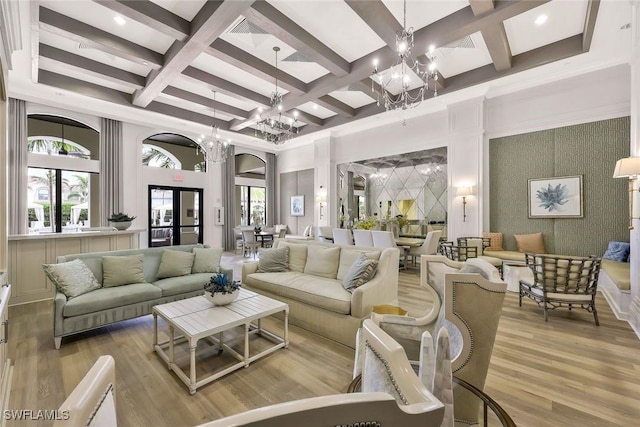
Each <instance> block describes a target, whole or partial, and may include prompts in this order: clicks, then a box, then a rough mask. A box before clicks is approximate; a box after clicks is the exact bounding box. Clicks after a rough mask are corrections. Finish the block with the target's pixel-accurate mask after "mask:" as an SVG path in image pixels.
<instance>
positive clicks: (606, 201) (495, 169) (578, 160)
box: [489, 117, 630, 256]
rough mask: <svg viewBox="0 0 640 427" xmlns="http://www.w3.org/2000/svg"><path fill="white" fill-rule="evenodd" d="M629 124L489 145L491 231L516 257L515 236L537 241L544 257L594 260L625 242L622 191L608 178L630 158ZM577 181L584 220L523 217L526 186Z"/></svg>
mask: <svg viewBox="0 0 640 427" xmlns="http://www.w3.org/2000/svg"><path fill="white" fill-rule="evenodd" d="M629 135H630V128H629V117H622V118H617V119H610V120H602V121H598V122H591V123H584V124H580V125H575V126H566V127H562V128H557V129H550V130H544V131H539V132H531V133H526V134H522V135H512V136H507V137H503V138H496V139H491V140H490V141H489V177H490V179H489V181H490V196H489V200H490V227H491V231H497V232H502V233H503V234H504V245H503V246H504V249H505V250H517V247H516V243H515V239H514V237H513V235H514V234H527V233H537V232H539V231H542V233H543V234H544V240H545V247H546V250H547V253H555V254H562V255H580V256H585V255H597V256H601V255H602V254H603V253H604V251H605V250H606V248H607V245H608V243H609V241H611V240H618V241H623V242H628V241H629V232H628V229H627V226H628V223H629V213H628V209H629V205H628V203H629V197H628V186H627V185H628V184H627V180H625V179H614V178H612V176H613V169H614V167H615V164H616V161H617V160H618V159H620V158H623V157H629V146H630V144H629V138H630V137H629ZM570 175H582V176H583V179H582V186H583V214H584V217H583V218H542V219H541V218H535V219H531V218H529V214H528V205H527V203H528V202H527V200H528V190H527V186H528V179H529V178H549V177H555V176H570Z"/></svg>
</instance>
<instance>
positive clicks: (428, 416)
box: [200, 319, 445, 427]
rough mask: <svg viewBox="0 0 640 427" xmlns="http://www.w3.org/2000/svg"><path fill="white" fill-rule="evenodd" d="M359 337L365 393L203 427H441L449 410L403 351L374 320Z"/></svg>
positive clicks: (303, 401) (288, 404)
mask: <svg viewBox="0 0 640 427" xmlns="http://www.w3.org/2000/svg"><path fill="white" fill-rule="evenodd" d="M359 334H361V337H362V340H363V342H364V344H363V347H364V349H363V350H364V351H363V352H362V353H363V356H362V359H361V360H362V361H363V364H364V366H363V367H362V370H361V371H362V384H363V390H362V391H363V393H345V394H337V395H332V396H322V397H313V398H309V399H301V400H295V401H292V402H286V403H281V404H276V405H271V406H267V407H264V408H258V409H254V410H251V411H247V412H243V413H240V414H237V415H232V416H230V417H226V418H222V419H219V420H216V421H211V422H209V423H205V424H202V425H201V426H200V427H227V426H251V427H275V426H278V427H297V426H305V427H307V426H308V427H326V426H346V425H350V426H356V425H357V426H365V425H366V426H379V425H382V426H386V425H389V426H392V425H398V426H410V427H413V426H416V427H418V426H420V427H432V426H433V427H436V426H441V425H442V420H443V416H444V413H445V408H444V405H443V404H442V402H441V401H440V400H439V399H437V398H436V397H435V396H434V395H433V394H432V393H431V392H430V391H429V389H428V388H427V387H426V386H425V385H424V384H423V383H422V381H420V379H419V378H418V376H417V375H416V374H415V373H414V371H413V369H412V368H411V366H410V364H409V360H408V359H407V356H406V354H405V352H404V350H403V348H402V347H401V346H400V345H399V344H398V343H397V342H395V341H394V340H393V339H392V338H391V337H390V336H389V335H388V334H386V333H385V332H384V331H382V330H381V329H380V328H379V327H378V326H376V325H375V324H374V323H373V322H372V321H371V320H369V319H367V320H365V321H364V322H363V327H362V329H361V330H360V331H359Z"/></svg>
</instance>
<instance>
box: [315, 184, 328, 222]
mask: <svg viewBox="0 0 640 427" xmlns="http://www.w3.org/2000/svg"><path fill="white" fill-rule="evenodd" d="M316 199H317V201H318V203H320V219H322V205H323V204H324V203H326V202H327V190H325V189H324V188H323V187H322V185H321V186H320V190H318V195H317V197H316Z"/></svg>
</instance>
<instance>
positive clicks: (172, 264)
mask: <svg viewBox="0 0 640 427" xmlns="http://www.w3.org/2000/svg"><path fill="white" fill-rule="evenodd" d="M194 257H195V254H194V253H192V252H182V251H172V250H169V249H167V250H165V251H164V252H163V253H162V258H160V265H159V266H158V272H157V273H156V279H164V278H166V277H177V276H184V275H185V274H191V268H192V267H193V258H194Z"/></svg>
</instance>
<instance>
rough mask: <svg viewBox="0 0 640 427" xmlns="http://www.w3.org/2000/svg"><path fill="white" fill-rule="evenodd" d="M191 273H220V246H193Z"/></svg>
mask: <svg viewBox="0 0 640 427" xmlns="http://www.w3.org/2000/svg"><path fill="white" fill-rule="evenodd" d="M193 254H194V255H195V258H194V259H193V267H191V272H192V273H220V258H222V248H193Z"/></svg>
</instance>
